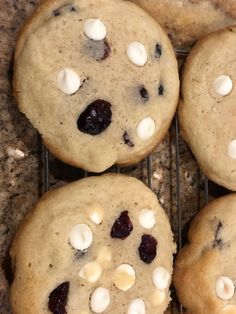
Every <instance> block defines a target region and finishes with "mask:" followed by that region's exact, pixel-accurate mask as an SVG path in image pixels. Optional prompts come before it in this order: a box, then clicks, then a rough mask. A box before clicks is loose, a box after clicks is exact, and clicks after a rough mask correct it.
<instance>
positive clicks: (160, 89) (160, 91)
mask: <svg viewBox="0 0 236 314" xmlns="http://www.w3.org/2000/svg"><path fill="white" fill-rule="evenodd" d="M158 94H159V95H160V96H162V95H163V94H164V86H163V85H162V84H161V83H160V84H159V86H158Z"/></svg>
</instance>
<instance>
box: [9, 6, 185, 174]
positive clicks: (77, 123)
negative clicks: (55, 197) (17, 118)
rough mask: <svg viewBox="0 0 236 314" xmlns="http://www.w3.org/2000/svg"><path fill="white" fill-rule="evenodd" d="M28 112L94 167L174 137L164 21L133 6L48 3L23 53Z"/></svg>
mask: <svg viewBox="0 0 236 314" xmlns="http://www.w3.org/2000/svg"><path fill="white" fill-rule="evenodd" d="M14 90H15V95H16V98H17V100H18V104H19V109H20V110H21V111H22V112H23V113H25V114H26V116H27V117H28V118H29V120H30V121H31V122H32V124H33V125H34V127H36V128H37V129H38V130H39V132H40V134H41V135H42V137H43V139H44V141H45V143H46V145H47V146H48V147H49V149H50V150H51V151H52V153H54V154H55V155H56V156H57V157H58V158H60V159H62V160H63V161H65V162H67V163H69V164H72V165H74V166H79V167H82V168H84V169H86V170H89V171H92V172H101V171H103V170H105V169H107V168H109V167H110V166H112V165H113V164H114V163H118V164H120V165H128V164H133V163H136V162H138V161H140V160H141V159H142V158H144V157H145V156H146V155H147V154H148V153H150V152H151V151H152V150H153V149H154V148H155V147H156V146H157V144H158V143H159V142H160V141H161V140H162V138H163V137H164V135H165V134H166V132H167V130H168V128H169V126H170V123H171V120H172V118H173V115H174V112H175V109H176V105H177V101H178V93H179V79H178V69H177V62H176V58H175V55H174V52H173V49H172V47H171V44H170V41H169V39H168V37H167V36H166V34H165V33H164V31H163V30H162V29H161V27H160V26H159V24H157V22H156V21H155V20H154V19H153V18H152V17H150V16H149V15H148V14H147V13H146V12H144V11H143V10H142V9H140V8H139V7H138V6H136V5H134V4H133V3H128V2H125V1H116V0H111V1H107V0H80V1H79V0H74V1H71V4H68V1H65V0H57V1H55V0H54V1H52V0H50V1H46V2H43V4H42V5H41V6H40V7H39V8H38V10H37V11H36V13H35V15H34V16H33V17H32V18H31V19H30V20H29V21H28V23H26V26H25V27H24V28H23V30H22V33H21V35H20V37H19V40H18V43H17V47H16V53H15V74H14Z"/></svg>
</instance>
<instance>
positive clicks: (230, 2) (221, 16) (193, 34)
mask: <svg viewBox="0 0 236 314" xmlns="http://www.w3.org/2000/svg"><path fill="white" fill-rule="evenodd" d="M131 1H132V2H134V3H136V4H138V5H139V6H140V7H142V8H143V9H144V10H146V11H147V12H148V13H149V14H150V15H152V16H153V17H154V18H155V19H156V20H157V21H158V22H159V23H160V24H161V26H162V27H163V28H164V29H165V31H166V32H167V33H168V35H169V38H170V39H171V41H172V43H173V44H174V46H176V47H185V46H186V45H187V46H189V45H192V44H193V43H194V42H195V41H196V40H198V39H200V38H201V37H203V36H204V35H206V34H208V33H210V32H213V31H216V30H219V29H221V28H224V27H226V26H229V25H233V24H236V2H235V1H234V0H227V1H224V0H204V1H202V0H178V1H173V0H165V1H161V0H131Z"/></svg>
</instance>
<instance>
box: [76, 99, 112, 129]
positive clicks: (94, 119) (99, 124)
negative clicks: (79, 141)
mask: <svg viewBox="0 0 236 314" xmlns="http://www.w3.org/2000/svg"><path fill="white" fill-rule="evenodd" d="M111 117H112V111H111V104H110V103H109V102H108V101H106V100H103V99H97V100H95V101H94V102H92V103H91V104H90V105H88V107H87V108H86V109H85V110H84V111H83V112H82V113H81V114H80V116H79V118H78V121H77V126H78V129H79V130H80V131H81V132H83V133H87V134H90V135H97V134H100V133H102V132H103V131H104V130H105V129H106V128H108V126H109V125H110V124H111Z"/></svg>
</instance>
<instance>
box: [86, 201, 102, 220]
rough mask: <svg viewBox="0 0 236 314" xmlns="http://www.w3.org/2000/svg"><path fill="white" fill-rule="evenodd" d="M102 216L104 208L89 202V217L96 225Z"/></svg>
mask: <svg viewBox="0 0 236 314" xmlns="http://www.w3.org/2000/svg"><path fill="white" fill-rule="evenodd" d="M103 216H104V209H103V207H102V206H101V205H99V204H91V205H90V209H89V218H90V219H91V220H92V222H94V223H95V224H96V225H100V224H101V222H102V220H103Z"/></svg>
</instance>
